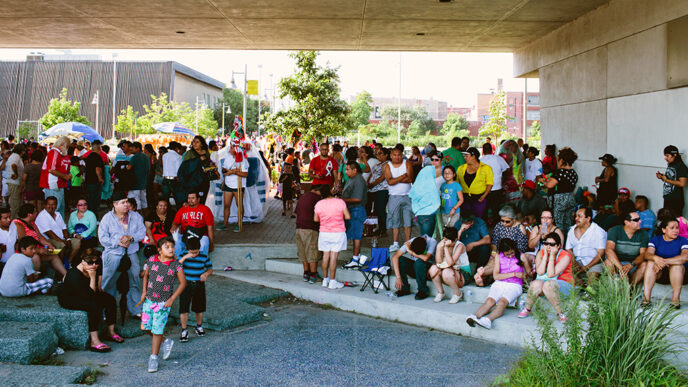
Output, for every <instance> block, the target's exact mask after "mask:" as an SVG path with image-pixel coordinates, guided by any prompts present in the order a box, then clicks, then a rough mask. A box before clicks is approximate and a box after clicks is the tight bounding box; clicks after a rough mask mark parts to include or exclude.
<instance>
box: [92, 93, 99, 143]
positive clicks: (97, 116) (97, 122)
mask: <svg viewBox="0 0 688 387" xmlns="http://www.w3.org/2000/svg"><path fill="white" fill-rule="evenodd" d="M99 94H100V90H96V93H95V94H94V95H93V101H91V105H96V133H98V134H100V123H99V121H100V120H99V118H100V117H99V116H100V101H99Z"/></svg>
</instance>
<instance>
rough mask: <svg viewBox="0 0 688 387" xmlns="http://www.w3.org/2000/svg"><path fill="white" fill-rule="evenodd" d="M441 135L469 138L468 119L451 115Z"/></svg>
mask: <svg viewBox="0 0 688 387" xmlns="http://www.w3.org/2000/svg"><path fill="white" fill-rule="evenodd" d="M440 133H442V134H444V135H445V136H448V137H451V138H454V137H468V135H469V134H470V132H469V131H468V120H466V117H464V116H461V115H458V114H456V113H449V114H448V115H447V120H446V121H444V125H442V129H441V130H440Z"/></svg>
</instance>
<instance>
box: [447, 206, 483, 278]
mask: <svg viewBox="0 0 688 387" xmlns="http://www.w3.org/2000/svg"><path fill="white" fill-rule="evenodd" d="M454 227H455V228H456V229H457V230H459V240H460V241H461V243H463V244H464V245H465V246H466V252H467V253H468V260H469V261H470V262H471V271H473V272H475V269H474V268H477V267H481V266H485V265H487V261H488V260H489V259H490V243H491V241H492V239H491V238H490V231H489V230H488V229H487V224H486V223H485V221H484V220H482V219H480V218H478V217H476V216H475V215H474V214H473V212H472V211H471V210H470V209H466V210H462V211H461V219H459V221H458V222H456V223H455V224H454Z"/></svg>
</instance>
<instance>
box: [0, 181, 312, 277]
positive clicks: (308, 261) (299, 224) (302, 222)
mask: <svg viewBox="0 0 688 387" xmlns="http://www.w3.org/2000/svg"><path fill="white" fill-rule="evenodd" d="M322 187H323V186H322V185H316V186H314V187H313V188H311V190H310V191H308V192H306V193H305V194H303V195H302V196H301V197H300V198H299V200H298V201H297V202H296V210H295V212H296V235H295V239H296V252H297V254H298V256H299V261H301V263H302V264H303V280H304V281H308V282H309V283H312V284H314V283H315V281H317V280H318V278H317V276H318V260H319V258H320V253H319V251H318V230H319V229H320V224H319V223H318V222H316V221H315V220H314V215H315V205H316V204H317V203H318V201H320V190H321V189H322ZM1 220H2V218H0V221H1Z"/></svg>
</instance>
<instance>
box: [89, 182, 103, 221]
mask: <svg viewBox="0 0 688 387" xmlns="http://www.w3.org/2000/svg"><path fill="white" fill-rule="evenodd" d="M100 191H101V186H100V184H86V194H87V197H86V200H88V210H89V211H91V212H93V213H94V214H96V217H97V216H98V209H99V208H100Z"/></svg>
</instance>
